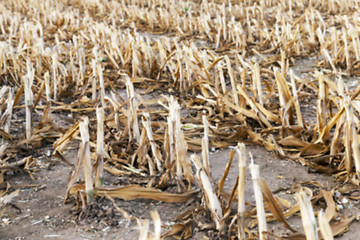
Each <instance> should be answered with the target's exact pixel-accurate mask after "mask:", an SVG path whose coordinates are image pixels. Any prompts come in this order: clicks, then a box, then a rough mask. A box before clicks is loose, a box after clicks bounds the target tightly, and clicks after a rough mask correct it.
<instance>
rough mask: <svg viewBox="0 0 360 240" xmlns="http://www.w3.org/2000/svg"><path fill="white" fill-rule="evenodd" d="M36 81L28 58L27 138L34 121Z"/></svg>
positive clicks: (25, 87)
mask: <svg viewBox="0 0 360 240" xmlns="http://www.w3.org/2000/svg"><path fill="white" fill-rule="evenodd" d="M33 81H34V68H33V67H32V66H31V62H30V59H27V74H26V76H25V77H24V91H25V107H26V127H25V133H26V139H29V138H30V137H31V123H32V107H33V101H34V100H33V99H34V96H33V92H32V90H31V87H32V85H33Z"/></svg>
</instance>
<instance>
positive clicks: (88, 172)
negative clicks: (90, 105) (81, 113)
mask: <svg viewBox="0 0 360 240" xmlns="http://www.w3.org/2000/svg"><path fill="white" fill-rule="evenodd" d="M79 128H80V135H81V143H80V144H81V145H82V147H80V149H81V148H82V149H83V153H82V154H81V156H82V159H80V161H83V164H84V176H85V191H86V193H87V203H91V202H92V201H93V200H94V198H93V196H94V186H93V177H92V163H91V155H90V142H89V141H90V136H89V118H88V117H84V118H83V119H82V121H81V122H80V125H79Z"/></svg>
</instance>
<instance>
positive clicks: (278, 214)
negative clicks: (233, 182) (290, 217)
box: [260, 179, 296, 232]
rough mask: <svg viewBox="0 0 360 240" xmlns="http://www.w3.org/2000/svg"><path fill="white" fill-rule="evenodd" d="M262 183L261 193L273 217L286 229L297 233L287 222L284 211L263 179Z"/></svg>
mask: <svg viewBox="0 0 360 240" xmlns="http://www.w3.org/2000/svg"><path fill="white" fill-rule="evenodd" d="M260 183H261V191H262V193H263V197H264V200H265V201H266V202H267V204H268V207H269V209H270V211H271V213H272V214H273V216H274V217H275V218H276V220H278V221H279V222H281V223H282V224H283V225H284V227H285V228H287V229H289V230H290V231H292V232H296V230H294V229H293V228H292V227H291V226H290V225H289V223H288V222H287V221H286V218H285V215H284V213H283V211H282V210H281V208H280V205H279V203H278V202H277V200H276V199H275V198H274V196H273V194H272V192H271V191H270V189H269V188H268V186H267V185H266V183H265V181H264V179H261V181H260Z"/></svg>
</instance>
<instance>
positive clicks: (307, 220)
mask: <svg viewBox="0 0 360 240" xmlns="http://www.w3.org/2000/svg"><path fill="white" fill-rule="evenodd" d="M308 190H309V192H310V193H311V190H310V189H308ZM295 196H296V200H297V201H298V203H299V205H300V212H301V220H302V224H303V228H304V231H305V235H306V239H307V240H317V239H318V235H317V229H316V219H315V216H314V211H313V207H312V205H311V201H310V199H311V195H310V196H309V195H308V194H307V193H306V192H305V191H304V190H303V189H301V190H300V192H298V193H296V194H295Z"/></svg>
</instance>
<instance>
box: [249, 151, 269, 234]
mask: <svg viewBox="0 0 360 240" xmlns="http://www.w3.org/2000/svg"><path fill="white" fill-rule="evenodd" d="M250 158H251V164H250V166H249V168H250V172H251V177H252V180H253V187H254V194H255V200H256V214H257V220H258V223H259V239H260V240H264V239H266V235H265V234H264V233H266V231H267V226H266V215H265V209H264V202H263V195H262V191H261V183H260V170H259V165H257V164H254V160H253V157H252V155H251V153H250Z"/></svg>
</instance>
